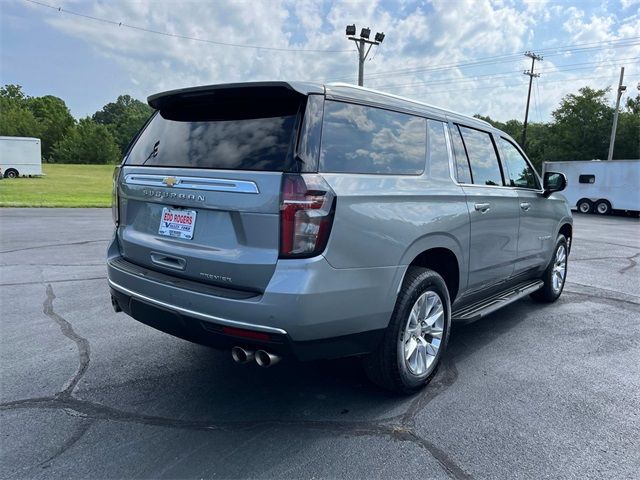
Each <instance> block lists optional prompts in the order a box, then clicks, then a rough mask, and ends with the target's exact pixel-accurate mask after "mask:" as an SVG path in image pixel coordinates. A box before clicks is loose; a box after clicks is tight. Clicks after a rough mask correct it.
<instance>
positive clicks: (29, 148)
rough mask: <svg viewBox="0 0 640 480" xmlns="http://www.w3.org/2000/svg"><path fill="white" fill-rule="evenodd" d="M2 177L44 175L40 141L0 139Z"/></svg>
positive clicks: (24, 138)
mask: <svg viewBox="0 0 640 480" xmlns="http://www.w3.org/2000/svg"><path fill="white" fill-rule="evenodd" d="M0 175H1V176H3V177H5V178H17V177H33V176H38V175H42V155H41V153H40V139H39V138H31V137H0Z"/></svg>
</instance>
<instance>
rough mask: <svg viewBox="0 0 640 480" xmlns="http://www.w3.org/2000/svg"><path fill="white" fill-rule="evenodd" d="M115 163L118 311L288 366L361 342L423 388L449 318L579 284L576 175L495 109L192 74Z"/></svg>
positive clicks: (238, 357) (373, 360)
mask: <svg viewBox="0 0 640 480" xmlns="http://www.w3.org/2000/svg"><path fill="white" fill-rule="evenodd" d="M149 104H150V105H151V106H152V107H153V108H154V109H156V112H155V114H154V115H153V116H152V117H151V119H150V120H149V121H148V122H147V124H146V125H145V127H144V128H143V129H142V130H141V132H140V133H139V134H138V135H137V137H136V138H135V139H134V141H133V142H132V146H131V147H130V148H129V151H128V152H127V154H126V157H125V159H124V161H123V163H122V165H121V167H119V168H117V169H116V171H115V174H114V210H113V213H114V220H115V224H116V228H115V235H114V237H113V241H112V242H111V245H110V247H109V251H108V273H109V285H110V287H111V297H112V303H113V306H114V309H115V310H116V311H124V312H126V313H127V314H128V315H130V316H132V317H133V318H135V319H136V320H139V321H141V322H143V323H145V324H147V325H150V326H152V327H155V328H157V329H159V330H162V331H164V332H167V333H170V334H172V335H175V336H178V337H181V338H184V339H187V340H190V341H193V342H197V343H202V344H206V345H211V346H214V347H217V348H223V349H229V350H231V352H232V357H233V359H234V360H235V361H236V362H239V363H248V362H252V361H256V362H257V363H258V364H259V365H260V366H263V367H267V366H271V365H274V364H275V363H277V362H278V361H279V360H280V359H281V358H283V357H287V356H291V357H295V358H297V359H299V360H311V359H326V358H336V357H344V356H351V355H358V356H361V357H362V359H363V363H364V368H365V371H366V372H367V373H368V375H369V376H370V378H371V379H372V380H373V381H374V382H376V383H378V384H379V385H382V386H384V387H386V388H389V389H393V390H396V391H400V392H404V393H410V392H413V391H415V390H417V389H419V388H420V387H422V386H424V385H425V384H427V383H428V382H429V380H430V379H431V378H432V377H433V375H434V374H435V372H436V369H437V367H438V364H439V363H440V359H441V358H442V356H443V354H444V351H445V349H446V346H447V340H448V337H449V333H450V330H451V323H452V321H463V322H469V321H474V320H477V319H479V318H480V317H483V316H485V315H487V314H489V313H491V312H493V311H495V310H497V309H498V308H501V307H503V306H505V305H507V304H509V303H511V302H513V301H515V300H517V299H519V298H522V297H524V296H526V295H531V296H532V297H533V298H535V299H536V300H541V301H545V302H553V301H554V300H556V299H557V298H558V297H559V296H560V294H561V293H562V289H563V287H564V282H565V277H566V272H567V257H568V254H569V248H570V245H571V235H572V218H571V212H570V209H569V206H568V204H567V202H566V200H565V198H564V197H563V196H562V195H559V194H555V193H554V192H557V191H560V190H562V189H563V188H564V187H565V185H566V179H565V178H564V176H563V175H562V174H560V173H552V172H548V173H546V175H545V178H544V180H543V181H541V180H540V178H539V177H538V175H537V173H536V171H535V170H534V169H533V168H532V166H531V164H530V163H529V161H528V159H527V158H526V156H525V155H524V153H523V152H522V150H521V149H520V147H519V146H518V145H517V143H516V142H515V141H514V140H513V139H512V138H510V137H509V136H508V135H506V134H505V133H504V132H501V131H499V130H496V129H495V128H493V127H492V126H491V125H489V124H488V123H485V122H483V121H481V120H478V119H475V118H471V117H467V116H464V115H459V114H456V113H453V112H450V111H447V110H443V109H440V108H436V107H432V106H429V105H425V104H423V103H418V102H415V101H411V100H407V99H403V98H399V97H395V96H391V95H387V94H384V93H380V92H375V91H371V90H367V89H363V88H357V87H353V86H349V85H339V84H330V85H318V84H309V83H295V82H287V83H285V82H268V83H246V84H227V85H214V86H206V87H196V88H187V89H182V90H175V91H170V92H166V93H160V94H157V95H153V96H151V97H149Z"/></svg>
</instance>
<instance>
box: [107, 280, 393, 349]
mask: <svg viewBox="0 0 640 480" xmlns="http://www.w3.org/2000/svg"><path fill="white" fill-rule="evenodd" d="M111 298H112V301H114V302H116V303H117V305H118V307H119V308H120V309H121V310H122V311H123V312H124V313H126V314H127V315H129V316H131V317H133V318H135V319H136V320H138V321H139V322H141V323H144V324H145V325H149V326H150V327H153V328H155V329H157V330H160V331H162V332H165V333H168V334H170V335H173V336H175V337H178V338H182V339H185V340H188V341H190V342H194V343H199V344H201V345H207V346H210V347H214V348H220V349H231V348H232V347H234V346H236V345H238V346H243V347H245V348H249V349H254V350H258V349H264V350H268V351H270V352H274V353H278V354H280V355H283V356H293V357H295V358H297V359H298V360H301V361H309V360H320V359H331V358H340V357H348V356H352V355H358V354H364V353H368V352H371V351H372V350H373V349H375V347H376V346H377V345H378V343H379V342H380V341H381V339H382V336H383V335H384V329H382V330H369V331H367V332H362V333H357V334H351V335H344V336H340V337H334V338H328V339H321V340H309V341H298V342H295V341H293V340H292V339H291V338H290V337H289V335H287V334H286V333H269V334H268V335H266V338H265V337H263V338H246V337H243V336H239V335H238V334H237V333H236V331H235V330H236V329H234V328H228V329H225V327H224V326H223V325H222V324H219V323H213V322H207V321H203V320H201V319H200V318H198V317H193V316H190V315H187V314H185V313H180V312H177V311H176V310H170V309H165V308H161V307H158V306H156V305H153V304H150V303H146V302H144V301H140V300H138V299H137V298H136V297H133V296H130V295H127V294H125V293H123V292H121V291H120V290H116V289H115V288H113V287H112V288H111Z"/></svg>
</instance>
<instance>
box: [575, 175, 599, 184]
mask: <svg viewBox="0 0 640 480" xmlns="http://www.w3.org/2000/svg"><path fill="white" fill-rule="evenodd" d="M578 182H579V183H596V176H595V175H580V176H579V177H578Z"/></svg>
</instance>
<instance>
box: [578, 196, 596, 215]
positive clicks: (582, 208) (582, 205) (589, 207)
mask: <svg viewBox="0 0 640 480" xmlns="http://www.w3.org/2000/svg"><path fill="white" fill-rule="evenodd" d="M576 207H578V211H579V212H580V213H591V212H592V211H593V202H592V201H591V200H589V199H587V198H583V199H582V200H580V201H579V202H578V203H577V204H576Z"/></svg>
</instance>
